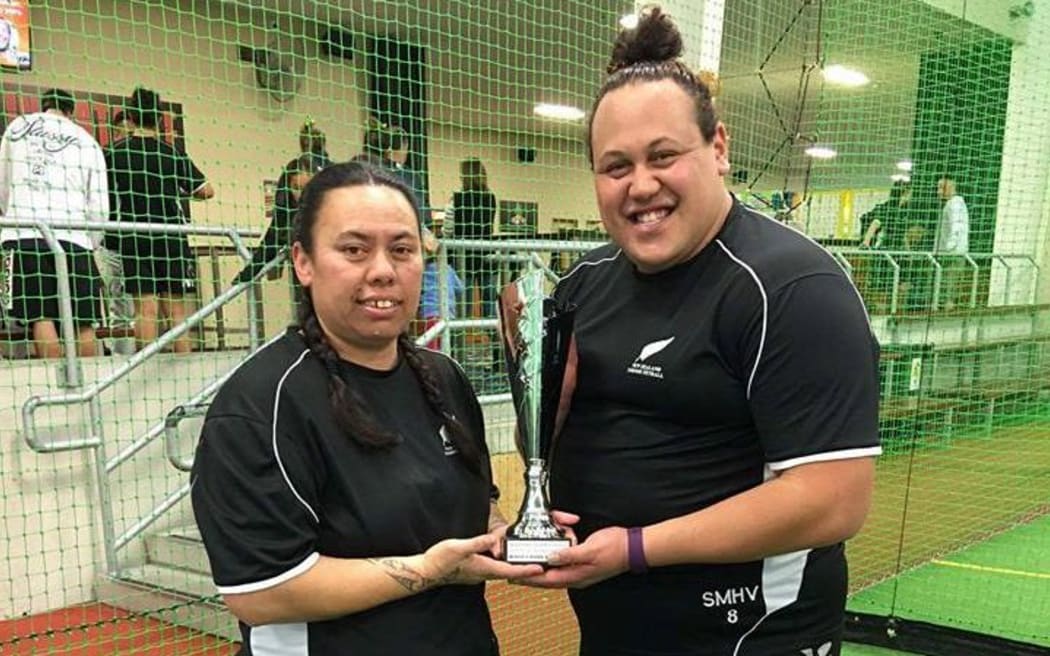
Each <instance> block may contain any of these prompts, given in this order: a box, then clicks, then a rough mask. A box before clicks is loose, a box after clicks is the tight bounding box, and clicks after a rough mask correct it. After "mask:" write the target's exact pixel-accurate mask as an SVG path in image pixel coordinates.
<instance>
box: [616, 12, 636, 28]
mask: <svg viewBox="0 0 1050 656" xmlns="http://www.w3.org/2000/svg"><path fill="white" fill-rule="evenodd" d="M620 27H622V28H623V29H625V30H633V29H634V28H636V27H638V14H635V13H633V12H632V13H630V14H624V15H623V16H620Z"/></svg>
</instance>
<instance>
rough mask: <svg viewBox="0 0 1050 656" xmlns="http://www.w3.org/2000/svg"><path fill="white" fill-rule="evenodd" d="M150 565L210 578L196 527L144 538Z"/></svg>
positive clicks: (205, 555)
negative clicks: (164, 566) (172, 568)
mask: <svg viewBox="0 0 1050 656" xmlns="http://www.w3.org/2000/svg"><path fill="white" fill-rule="evenodd" d="M146 554H147V558H148V560H149V562H150V563H152V564H156V565H167V566H169V567H174V568H176V569H180V570H186V571H191V572H196V573H199V574H206V575H208V576H209V577H210V576H211V566H210V565H209V563H208V556H207V554H206V553H205V551H204V544H203V543H202V542H201V536H200V532H199V531H198V530H197V527H196V526H185V527H180V528H175V529H172V530H170V531H168V532H166V533H160V534H157V535H150V536H148V537H147V538H146Z"/></svg>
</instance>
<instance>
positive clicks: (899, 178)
mask: <svg viewBox="0 0 1050 656" xmlns="http://www.w3.org/2000/svg"><path fill="white" fill-rule="evenodd" d="M890 180H893V181H894V182H911V176H910V175H908V174H907V173H894V174H893V175H891V176H890Z"/></svg>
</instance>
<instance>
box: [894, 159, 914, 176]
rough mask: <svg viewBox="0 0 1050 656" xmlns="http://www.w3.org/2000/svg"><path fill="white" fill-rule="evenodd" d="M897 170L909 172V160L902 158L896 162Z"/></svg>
mask: <svg viewBox="0 0 1050 656" xmlns="http://www.w3.org/2000/svg"><path fill="white" fill-rule="evenodd" d="M897 170H898V171H904V172H905V173H911V160H910V159H902V160H901V161H899V162H897Z"/></svg>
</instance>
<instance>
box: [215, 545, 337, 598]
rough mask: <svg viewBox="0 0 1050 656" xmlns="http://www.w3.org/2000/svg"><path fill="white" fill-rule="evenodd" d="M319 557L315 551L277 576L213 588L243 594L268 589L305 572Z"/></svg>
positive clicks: (225, 592)
mask: <svg viewBox="0 0 1050 656" xmlns="http://www.w3.org/2000/svg"><path fill="white" fill-rule="evenodd" d="M320 559H321V554H319V553H317V552H316V551H315V552H313V553H312V554H310V555H309V556H307V557H306V559H305V560H303V562H301V563H299V564H298V565H296V566H295V567H293V568H291V569H290V570H288V571H287V572H282V573H280V574H278V575H277V576H274V577H271V578H268V579H263V580H262V581H255V582H253V583H241V584H239V585H216V586H215V589H216V590H218V591H219V594H224V595H227V594H244V593H246V592H259V591H260V590H268V589H270V588H273V587H276V586H278V585H280V584H282V583H284V582H285V581H290V580H292V579H294V578H295V577H297V576H299V575H300V574H305V573H306V572H307V571H308V570H309V569H310V568H311V567H313V566H314V565H316V564H317V561H318V560H320Z"/></svg>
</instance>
